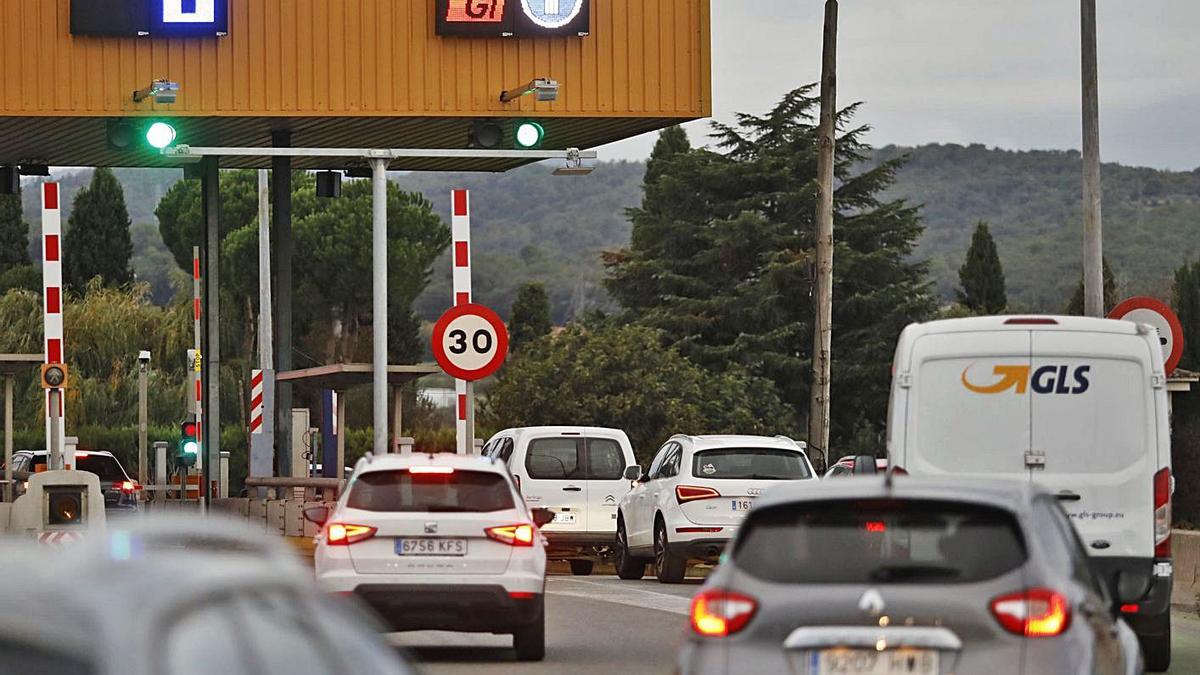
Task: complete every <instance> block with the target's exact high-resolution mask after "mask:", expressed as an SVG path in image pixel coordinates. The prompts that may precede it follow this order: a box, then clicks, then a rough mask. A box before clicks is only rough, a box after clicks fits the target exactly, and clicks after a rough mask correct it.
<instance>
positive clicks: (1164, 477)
mask: <svg viewBox="0 0 1200 675" xmlns="http://www.w3.org/2000/svg"><path fill="white" fill-rule="evenodd" d="M1154 557H1155V558H1170V557H1171V470H1170V469H1162V470H1160V471H1159V472H1158V473H1156V474H1154Z"/></svg>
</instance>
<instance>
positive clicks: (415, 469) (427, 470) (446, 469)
mask: <svg viewBox="0 0 1200 675" xmlns="http://www.w3.org/2000/svg"><path fill="white" fill-rule="evenodd" d="M408 472H409V473H410V474H416V475H426V476H428V475H431V474H436V475H440V476H447V475H449V474H452V473H454V467H452V466H410V467H408Z"/></svg>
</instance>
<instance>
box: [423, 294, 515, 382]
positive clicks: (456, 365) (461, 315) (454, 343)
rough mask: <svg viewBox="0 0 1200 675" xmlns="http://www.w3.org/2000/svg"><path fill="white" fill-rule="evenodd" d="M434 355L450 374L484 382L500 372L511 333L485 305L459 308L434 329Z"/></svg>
mask: <svg viewBox="0 0 1200 675" xmlns="http://www.w3.org/2000/svg"><path fill="white" fill-rule="evenodd" d="M433 356H434V358H436V359H437V362H438V365H440V366H441V367H442V370H444V371H446V373H447V374H449V375H452V376H454V377H457V378H458V379H460V380H482V379H483V378H485V377H487V376H488V375H491V374H492V373H494V372H496V371H497V370H499V369H500V366H501V365H502V364H503V363H504V358H505V357H506V356H508V330H507V329H506V328H505V327H504V322H503V321H501V320H500V317H499V316H498V315H497V314H496V313H495V312H493V311H492V310H490V309H488V308H487V307H484V306H483V305H476V304H474V303H467V304H462V305H458V306H457V307H455V308H454V309H451V310H450V311H448V312H446V313H445V314H443V315H442V318H440V319H438V322H437V323H436V324H435V325H434V327H433Z"/></svg>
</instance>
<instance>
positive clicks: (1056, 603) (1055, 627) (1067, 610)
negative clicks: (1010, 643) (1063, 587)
mask: <svg viewBox="0 0 1200 675" xmlns="http://www.w3.org/2000/svg"><path fill="white" fill-rule="evenodd" d="M992 614H994V615H995V616H996V620H997V621H999V622H1000V625H1001V626H1003V627H1004V630H1006V631H1008V632H1010V633H1013V634H1014V635H1024V636H1025V637H1054V636H1055V635H1061V634H1062V633H1063V632H1064V631H1066V630H1067V627H1068V626H1070V625H1071V607H1070V604H1069V603H1068V602H1067V599H1066V598H1065V597H1063V596H1062V594H1060V593H1056V592H1055V591H1052V590H1050V589H1047V588H1030V589H1027V590H1024V591H1021V592H1019V593H1012V594H1010V595H1003V596H1000V597H998V598H996V599H995V600H992Z"/></svg>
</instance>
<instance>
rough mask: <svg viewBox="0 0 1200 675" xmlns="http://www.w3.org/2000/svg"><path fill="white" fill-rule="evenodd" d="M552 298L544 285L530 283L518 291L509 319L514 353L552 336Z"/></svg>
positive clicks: (510, 342)
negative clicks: (535, 341)
mask: <svg viewBox="0 0 1200 675" xmlns="http://www.w3.org/2000/svg"><path fill="white" fill-rule="evenodd" d="M550 327H551V326H550V296H548V295H547V294H546V287H545V286H544V285H543V284H540V283H536V282H530V283H527V284H522V285H521V288H520V289H518V290H517V299H516V301H515V302H513V306H512V314H511V316H510V317H509V325H508V331H509V334H510V336H511V339H510V341H509V344H510V345H511V346H512V350H513V351H514V352H516V351H519V350H520V349H521V347H523V346H525V345H527V344H529V343H530V342H533V341H534V340H536V339H538V338H540V337H542V336H543V335H549V334H550Z"/></svg>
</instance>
